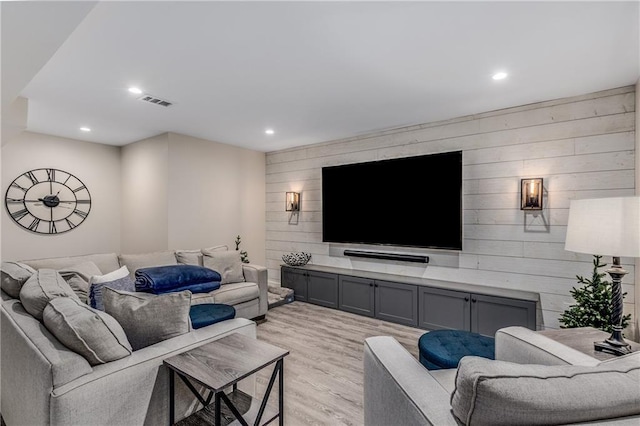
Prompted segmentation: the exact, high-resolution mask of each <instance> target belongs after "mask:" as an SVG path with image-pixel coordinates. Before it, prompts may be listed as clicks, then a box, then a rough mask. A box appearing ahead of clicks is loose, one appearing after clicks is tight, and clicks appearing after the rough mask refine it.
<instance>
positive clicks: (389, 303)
mask: <svg viewBox="0 0 640 426" xmlns="http://www.w3.org/2000/svg"><path fill="white" fill-rule="evenodd" d="M374 288H375V316H376V318H379V319H381V320H385V321H390V322H396V323H398V324H404V325H411V326H414V327H415V326H417V325H418V287H417V286H415V285H412V284H403V283H395V282H389V281H378V280H376V281H375V283H374Z"/></svg>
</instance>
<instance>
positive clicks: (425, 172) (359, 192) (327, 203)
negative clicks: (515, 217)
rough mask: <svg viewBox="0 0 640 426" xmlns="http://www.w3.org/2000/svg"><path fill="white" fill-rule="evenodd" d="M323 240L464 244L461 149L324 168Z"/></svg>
mask: <svg viewBox="0 0 640 426" xmlns="http://www.w3.org/2000/svg"><path fill="white" fill-rule="evenodd" d="M322 240H323V241H324V242H332V243H358V244H382V245H393V246H407V247H425V248H436V249H448V250H461V249H462V151H455V152H447V153H442V154H431V155H421V156H416V157H405V158H396V159H391V160H381V161H373V162H366V163H356V164H345V165H340V166H331V167H323V168H322Z"/></svg>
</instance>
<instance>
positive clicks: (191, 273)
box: [135, 265, 221, 294]
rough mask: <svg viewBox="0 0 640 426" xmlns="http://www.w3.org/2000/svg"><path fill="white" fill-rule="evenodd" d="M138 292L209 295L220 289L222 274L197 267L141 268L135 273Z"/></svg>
mask: <svg viewBox="0 0 640 426" xmlns="http://www.w3.org/2000/svg"><path fill="white" fill-rule="evenodd" d="M135 276H136V291H144V292H147V293H154V294H163V293H170V292H175V291H182V290H190V291H191V292H192V293H208V292H210V291H213V290H215V289H217V288H219V287H220V280H221V277H220V274H219V273H218V272H216V271H214V270H213V269H209V268H204V267H202V266H195V265H169V266H155V267H152V268H140V269H138V270H137V271H136V273H135Z"/></svg>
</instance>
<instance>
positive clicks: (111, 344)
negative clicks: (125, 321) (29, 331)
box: [43, 297, 132, 365]
mask: <svg viewBox="0 0 640 426" xmlns="http://www.w3.org/2000/svg"><path fill="white" fill-rule="evenodd" d="M43 322H44V325H45V327H47V329H48V330H49V331H50V332H51V334H53V335H54V336H56V338H57V339H58V340H59V341H60V342H61V343H62V344H63V345H65V346H66V347H68V348H69V349H71V350H72V351H74V352H76V353H78V354H80V355H82V356H83V357H84V358H85V359H86V360H87V361H88V362H89V364H91V365H97V364H104V363H107V362H110V361H115V360H117V359H120V358H124V357H126V356H129V355H131V352H132V349H131V345H130V344H129V341H128V340H127V336H126V335H125V333H124V330H123V329H122V327H121V326H120V324H118V322H117V321H116V320H115V319H114V318H113V317H111V316H110V315H108V314H106V313H104V312H101V311H98V310H97V309H93V308H91V307H89V306H88V305H86V304H85V303H82V302H81V301H80V300H76V299H72V298H70V297H58V298H56V299H53V300H51V301H49V303H48V304H47V306H46V307H45V309H44V312H43Z"/></svg>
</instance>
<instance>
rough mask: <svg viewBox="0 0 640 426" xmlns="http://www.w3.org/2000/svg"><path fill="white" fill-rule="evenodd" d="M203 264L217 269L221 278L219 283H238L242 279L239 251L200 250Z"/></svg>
mask: <svg viewBox="0 0 640 426" xmlns="http://www.w3.org/2000/svg"><path fill="white" fill-rule="evenodd" d="M202 254H203V255H204V257H203V263H204V266H205V267H207V268H210V269H213V270H214V271H217V272H218V273H219V274H220V276H221V277H222V280H221V281H220V283H221V284H229V283H238V282H243V281H244V273H243V271H242V260H241V258H240V252H239V251H237V250H233V251H206V252H205V251H204V250H203V251H202Z"/></svg>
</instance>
